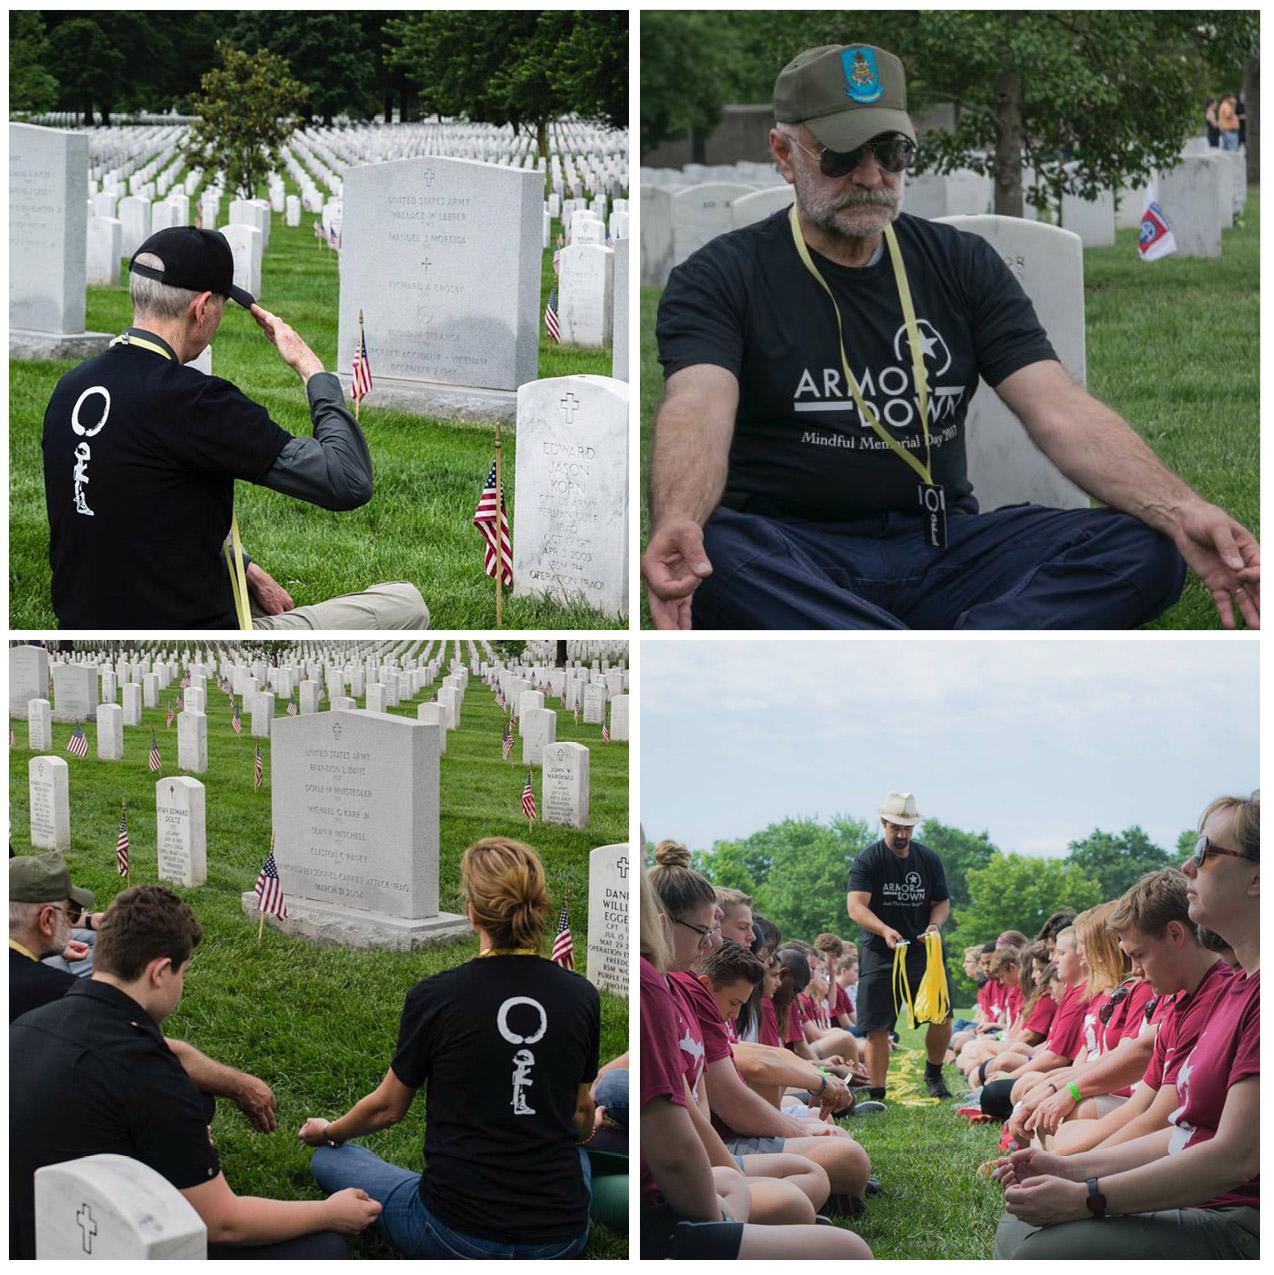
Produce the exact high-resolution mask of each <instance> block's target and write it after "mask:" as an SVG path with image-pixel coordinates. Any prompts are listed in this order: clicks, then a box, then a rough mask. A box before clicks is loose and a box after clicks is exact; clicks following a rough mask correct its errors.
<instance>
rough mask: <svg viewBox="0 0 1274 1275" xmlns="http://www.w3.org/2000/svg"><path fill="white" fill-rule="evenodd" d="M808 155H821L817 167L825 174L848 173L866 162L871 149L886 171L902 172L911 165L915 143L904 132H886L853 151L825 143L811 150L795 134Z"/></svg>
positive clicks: (842, 174) (794, 139)
mask: <svg viewBox="0 0 1274 1275" xmlns="http://www.w3.org/2000/svg"><path fill="white" fill-rule="evenodd" d="M792 141H794V142H796V144H797V145H798V146H800V147H801V150H803V151H804V152H805V153H806V154H807V155H814V156H816V157H817V159H818V170H819V172H821V173H822V174H823V176H824V177H847V176H848V175H849V174H850V173H852V172H853V171H854V169H855V168H857V167H858V165H859V164H861V163H862V162H863V159H864V158H865V157H866V155H867V152H868V151H870V152H871V153H872V154H873V155H874V156H875V157H876V163H878V164H879V165H880V166H881V168H883V169H884V170H885V172H887V173H901V172H902V171H903V170H904V169H907V168H910V167H911V165H912V162H913V161H914V160H915V158H916V145H915V143H914V142H913V141H912V140H911V138H909V137H903V136H902V134H901V133H886V134H882V135H881V136H880V137H873V138H872V139H871V141H869V142H864V143H863V145H862V146H858V147H855V148H854V149H853V150H852V151H833V150H828V148H827V147H826V146H824V147H823V148H822V150H820V151H812V150H810V148H809V147H808V146H803V145H802V144H801V143H800V142H798V141H796V138H792Z"/></svg>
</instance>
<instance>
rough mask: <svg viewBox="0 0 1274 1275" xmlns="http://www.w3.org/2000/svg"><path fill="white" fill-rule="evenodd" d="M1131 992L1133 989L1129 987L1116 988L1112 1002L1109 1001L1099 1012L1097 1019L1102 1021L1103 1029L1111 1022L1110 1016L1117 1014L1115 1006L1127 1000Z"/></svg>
mask: <svg viewBox="0 0 1274 1275" xmlns="http://www.w3.org/2000/svg"><path fill="white" fill-rule="evenodd" d="M1131 991H1132V988H1131V987H1129V986H1127V985H1121V986H1119V987H1117V988H1115V990H1114V993H1113V994H1112V995H1111V998H1110V1000H1108V1001H1107V1002H1106V1003H1105V1004H1104V1005H1103V1006H1102V1007H1101V1009H1099V1010H1098V1011H1097V1017H1098V1018H1100V1019H1101V1025H1102V1026H1103V1027H1105V1026H1106V1024H1107V1023H1108V1022H1110V1016H1111V1015H1112V1014H1113V1013H1114V1012H1115V1006H1116V1005H1118V1004H1119V1002H1120V1001H1122V1000H1125V999H1127V996H1128V993H1129V992H1131Z"/></svg>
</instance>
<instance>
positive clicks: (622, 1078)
mask: <svg viewBox="0 0 1274 1275" xmlns="http://www.w3.org/2000/svg"><path fill="white" fill-rule="evenodd" d="M593 1098H594V1099H595V1100H596V1102H597V1105H598V1106H599V1107H605V1108H606V1115H607V1118H608V1119H610V1120H613V1121H614V1122H615V1123H616V1124H617V1125H618V1126H619V1127H620V1128H621V1129H627V1128H628V1072H627V1071H620V1070H615V1071H608V1072H607V1073H606V1074H605V1075H604V1076H603V1077H602V1078H601V1079H600V1080H599V1081H598V1082H597V1084H596V1086H595V1087H594V1090H593ZM584 1158H585V1159H588V1157H587V1156H585V1157H584Z"/></svg>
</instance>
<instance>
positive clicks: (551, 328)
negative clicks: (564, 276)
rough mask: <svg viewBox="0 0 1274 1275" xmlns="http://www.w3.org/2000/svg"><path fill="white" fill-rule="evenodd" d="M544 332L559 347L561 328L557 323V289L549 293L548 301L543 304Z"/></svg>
mask: <svg viewBox="0 0 1274 1275" xmlns="http://www.w3.org/2000/svg"><path fill="white" fill-rule="evenodd" d="M544 330H545V332H547V333H548V334H549V336H551V337H552V338H553V340H554V341H556V342H557V343H558V344H559V345H561V343H562V328H561V324H559V323H558V321H557V289H556V288H553V289H551V290H550V291H549V299H548V300H547V301H546V302H545V303H544Z"/></svg>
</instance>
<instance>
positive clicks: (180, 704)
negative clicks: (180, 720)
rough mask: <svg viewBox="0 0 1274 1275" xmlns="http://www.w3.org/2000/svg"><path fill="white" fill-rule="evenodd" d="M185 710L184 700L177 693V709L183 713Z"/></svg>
mask: <svg viewBox="0 0 1274 1275" xmlns="http://www.w3.org/2000/svg"><path fill="white" fill-rule="evenodd" d="M185 710H186V705H185V702H184V701H183V700H182V698H181V696H180V695H178V696H177V711H178V712H179V713H183V712H185Z"/></svg>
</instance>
